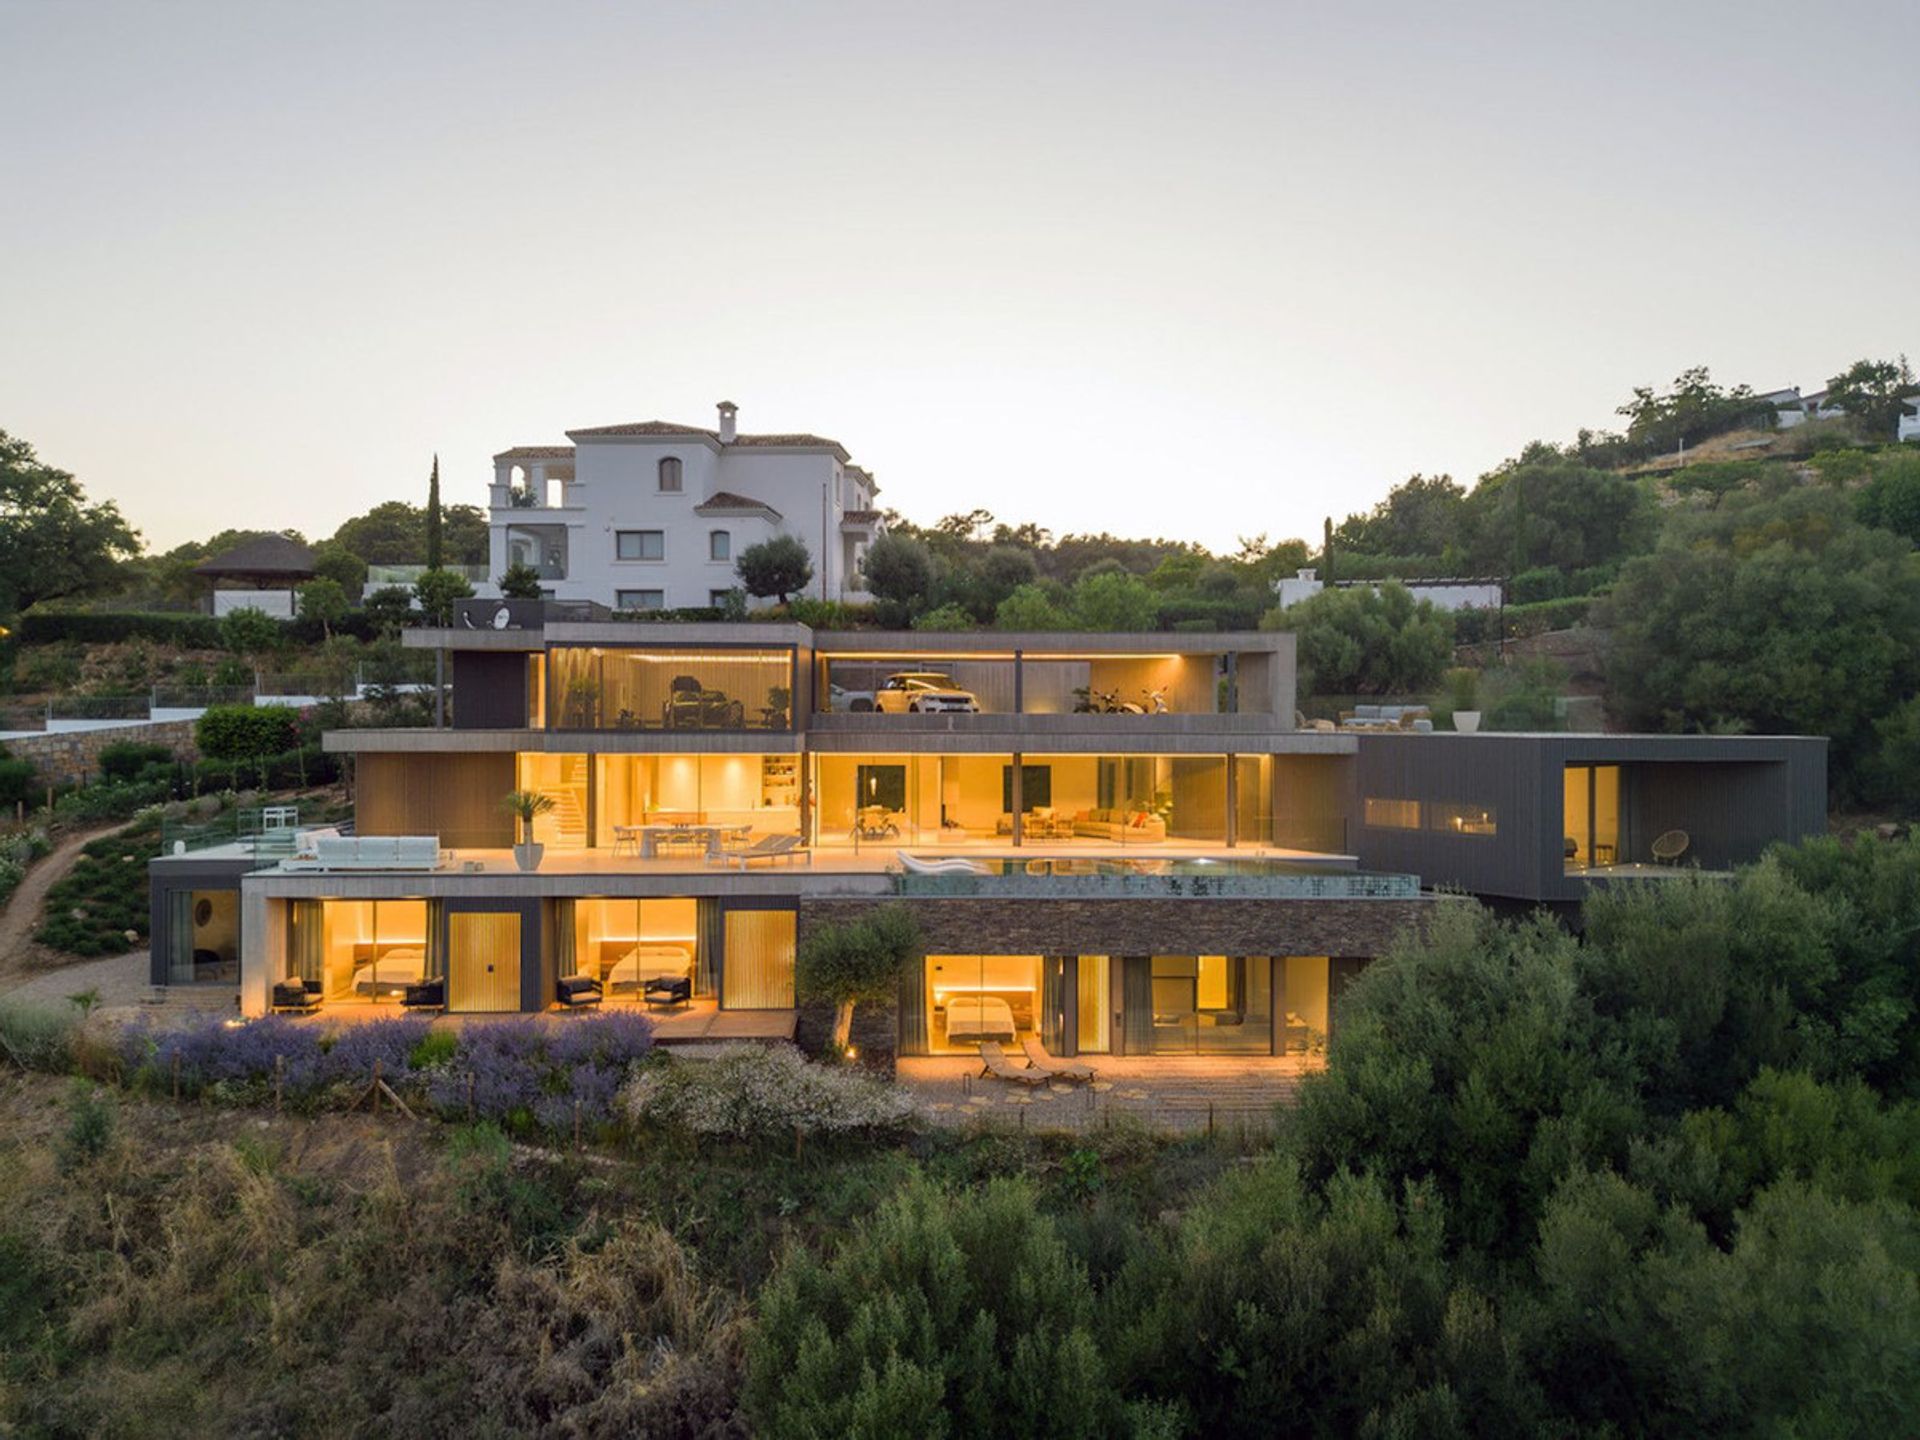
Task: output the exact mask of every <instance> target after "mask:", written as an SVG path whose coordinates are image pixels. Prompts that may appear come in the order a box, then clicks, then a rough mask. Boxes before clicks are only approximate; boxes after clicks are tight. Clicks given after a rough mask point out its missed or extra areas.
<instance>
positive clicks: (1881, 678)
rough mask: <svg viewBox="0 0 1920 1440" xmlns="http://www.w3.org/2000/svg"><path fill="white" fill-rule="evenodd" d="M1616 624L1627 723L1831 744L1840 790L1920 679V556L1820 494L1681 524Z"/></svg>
mask: <svg viewBox="0 0 1920 1440" xmlns="http://www.w3.org/2000/svg"><path fill="white" fill-rule="evenodd" d="M1606 618H1607V620H1608V622H1609V623H1610V624H1611V626H1612V631H1613V641H1612V645H1611V647H1610V649H1609V652H1608V657H1607V679H1608V686H1609V703H1610V704H1611V706H1612V707H1613V710H1614V712H1615V714H1616V715H1617V717H1618V718H1619V719H1620V720H1621V721H1623V722H1624V723H1625V724H1626V725H1628V726H1629V727H1630V728H1633V729H1644V730H1713V729H1724V728H1728V727H1736V728H1742V729H1750V730H1755V731H1760V732H1763V733H1776V734H1807V735H1827V736H1830V737H1832V739H1833V755H1832V766H1833V771H1834V779H1835V781H1836V783H1837V784H1839V785H1840V786H1842V788H1845V787H1846V786H1848V785H1849V784H1850V783H1851V782H1852V780H1853V778H1854V775H1855V770H1856V767H1858V766H1859V765H1860V763H1861V761H1862V760H1863V758H1864V757H1865V754H1866V752H1867V750H1868V748H1869V746H1870V743H1871V738H1872V729H1873V725H1874V722H1875V721H1876V720H1877V719H1879V718H1880V717H1881V716H1883V715H1886V714H1887V713H1888V712H1889V711H1891V710H1892V709H1893V708H1894V707H1895V705H1896V704H1897V703H1898V702H1899V701H1901V700H1903V699H1905V698H1906V697H1907V696H1909V695H1912V694H1913V693H1914V692H1915V689H1916V686H1920V568H1916V565H1915V561H1914V554H1913V549H1912V547H1911V546H1910V545H1909V544H1908V543H1907V542H1906V541H1905V540H1903V539H1901V538H1900V537H1898V536H1896V535H1893V534H1889V533H1887V532H1885V531H1880V530H1873V529H1869V528H1867V527H1865V526H1862V525H1860V524H1859V523H1857V522H1856V521H1855V520H1854V518H1853V516H1852V514H1851V513H1850V510H1849V507H1848V505H1847V502H1846V500H1845V498H1844V497H1842V496H1839V495H1836V494H1833V493H1832V492H1830V491H1826V490H1796V491H1790V492H1788V493H1786V494H1783V495H1780V496H1778V497H1763V496H1750V495H1742V496H1734V497H1731V498H1729V500H1728V501H1727V502H1726V503H1725V504H1724V505H1722V506H1721V507H1720V508H1719V509H1718V510H1716V511H1712V512H1707V513H1702V514H1695V515H1692V516H1684V517H1676V519H1675V520H1674V522H1673V523H1672V524H1671V525H1670V526H1669V528H1668V531H1667V534H1666V535H1665V537H1664V538H1663V540H1662V543H1661V545H1660V548H1659V549H1658V550H1657V551H1655V552H1654V553H1653V554H1651V555H1648V556H1644V557H1642V558H1640V559H1636V560H1633V561H1630V562H1629V563H1628V564H1627V566H1626V568H1625V569H1624V570H1622V572H1621V575H1620V580H1619V583H1618V584H1617V585H1616V586H1615V587H1614V590H1613V593H1612V596H1611V598H1610V600H1609V603H1608V605H1607V607H1606Z"/></svg>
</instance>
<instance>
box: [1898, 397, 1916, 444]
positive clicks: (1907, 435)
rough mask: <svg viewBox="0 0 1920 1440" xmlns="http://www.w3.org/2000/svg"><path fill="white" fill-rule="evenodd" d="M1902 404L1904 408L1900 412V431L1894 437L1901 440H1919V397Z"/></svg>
mask: <svg viewBox="0 0 1920 1440" xmlns="http://www.w3.org/2000/svg"><path fill="white" fill-rule="evenodd" d="M1902 403H1903V404H1904V405H1905V406H1906V408H1905V409H1904V410H1902V411H1901V412H1900V429H1899V430H1898V431H1897V432H1896V437H1897V438H1898V439H1901V440H1920V395H1915V396H1914V397H1913V398H1912V399H1910V400H1906V401H1904V402H1902Z"/></svg>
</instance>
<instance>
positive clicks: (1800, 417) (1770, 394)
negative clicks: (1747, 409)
mask: <svg viewBox="0 0 1920 1440" xmlns="http://www.w3.org/2000/svg"><path fill="white" fill-rule="evenodd" d="M1827 393H1828V392H1826V391H1825V390H1816V391H1814V392H1813V393H1812V394H1811V395H1802V394H1801V393H1800V387H1799V386H1798V385H1790V386H1788V387H1787V388H1786V389H1785V390H1769V391H1767V393H1766V394H1764V395H1760V396H1756V397H1755V398H1756V399H1760V400H1765V401H1767V402H1769V403H1770V404H1771V405H1772V406H1773V415H1774V419H1773V424H1774V428H1775V429H1776V430H1791V429H1793V427H1794V426H1796V425H1804V424H1806V423H1807V421H1809V420H1837V419H1839V418H1840V417H1841V416H1842V415H1845V414H1846V413H1847V412H1846V411H1845V410H1843V409H1842V408H1841V407H1840V406H1838V405H1832V404H1829V403H1828V402H1827Z"/></svg>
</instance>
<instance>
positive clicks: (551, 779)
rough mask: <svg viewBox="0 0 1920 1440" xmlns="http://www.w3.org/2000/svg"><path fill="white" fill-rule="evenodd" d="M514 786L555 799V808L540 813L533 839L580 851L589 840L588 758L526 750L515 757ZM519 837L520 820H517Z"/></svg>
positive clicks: (534, 827) (556, 846)
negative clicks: (536, 752) (535, 752)
mask: <svg viewBox="0 0 1920 1440" xmlns="http://www.w3.org/2000/svg"><path fill="white" fill-rule="evenodd" d="M514 788H515V789H517V790H536V791H538V792H539V793H540V794H542V795H549V796H551V797H552V798H553V809H551V810H549V811H548V812H547V813H546V814H544V815H540V816H536V817H535V818H534V822H533V838H534V840H535V841H536V842H537V843H539V844H541V845H551V846H553V847H554V848H555V849H560V850H577V849H579V848H580V847H581V846H583V845H585V844H586V843H587V757H586V756H585V755H545V754H533V753H522V754H520V755H518V756H516V757H515V762H514ZM513 823H514V827H515V831H516V834H515V839H516V841H517V840H518V838H519V837H518V827H519V821H517V820H516V821H514V822H513Z"/></svg>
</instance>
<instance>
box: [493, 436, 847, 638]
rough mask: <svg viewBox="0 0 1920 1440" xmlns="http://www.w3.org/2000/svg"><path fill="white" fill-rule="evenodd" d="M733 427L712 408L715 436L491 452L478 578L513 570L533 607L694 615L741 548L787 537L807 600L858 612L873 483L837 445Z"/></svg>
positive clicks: (583, 441)
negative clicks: (521, 570)
mask: <svg viewBox="0 0 1920 1440" xmlns="http://www.w3.org/2000/svg"><path fill="white" fill-rule="evenodd" d="M738 416H739V407H738V406H736V405H734V404H733V403H732V402H731V401H725V400H723V401H721V402H720V406H719V424H718V425H717V426H716V427H715V428H713V429H705V428H702V427H701V426H697V425H681V424H676V423H674V422H672V421H668V420H643V421H640V422H638V423H635V424H627V425H601V426H596V427H592V428H589V429H584V430H570V431H568V432H567V439H568V440H569V441H571V442H572V443H571V444H567V445H520V446H515V447H514V448H513V449H511V450H503V451H501V452H500V453H499V454H498V455H496V456H494V457H493V470H494V474H493V485H492V488H491V490H490V492H489V495H488V517H489V536H490V539H489V550H488V559H489V561H490V563H491V567H492V568H491V569H490V570H489V571H488V573H489V574H490V575H492V576H495V577H498V576H499V575H501V574H503V573H505V571H506V569H507V567H508V566H510V565H524V566H527V567H528V568H530V569H532V570H533V571H534V573H535V574H536V575H537V576H538V577H539V579H540V587H541V591H542V593H543V594H545V595H548V596H550V597H552V598H554V599H557V600H584V601H590V602H592V603H594V604H598V605H605V606H607V607H609V608H610V609H613V610H618V611H625V612H630V611H641V610H666V609H680V608H698V607H702V606H711V605H717V604H720V603H722V602H723V600H724V598H725V597H726V595H727V592H728V591H730V590H732V589H733V587H734V586H735V585H736V584H737V583H738V581H737V580H736V579H735V578H734V568H733V567H734V561H735V560H736V559H737V558H738V557H739V555H740V553H741V552H742V551H743V550H745V549H746V548H747V547H748V546H750V545H757V544H759V543H760V542H761V541H764V540H770V539H772V538H773V537H774V536H776V535H791V536H794V537H795V538H797V539H798V540H800V542H801V543H802V544H804V545H805V546H806V547H807V553H808V554H809V555H810V556H812V557H813V568H814V576H813V583H812V585H811V586H810V587H809V588H808V593H809V594H810V595H812V596H815V597H817V598H819V599H822V600H844V601H863V600H868V599H870V598H871V597H870V596H869V595H868V594H867V593H866V590H865V587H864V585H863V583H862V581H861V578H860V565H861V562H862V561H863V560H864V559H865V558H866V553H867V547H868V546H869V545H871V544H872V543H873V541H874V539H875V537H876V536H877V535H878V534H879V531H880V512H879V511H877V510H876V509H874V503H873V497H874V495H875V493H876V492H877V491H878V489H879V486H877V485H876V484H875V483H874V480H873V476H871V475H870V474H868V473H867V472H866V471H865V470H863V469H861V468H860V467H859V466H858V465H855V464H854V463H853V462H852V458H851V457H850V456H849V455H848V454H847V451H846V449H845V447H844V446H842V445H841V444H840V442H839V441H837V440H828V439H825V438H824V437H822V436H819V435H749V434H744V433H742V432H741V431H740V429H739V426H738V423H737V421H738Z"/></svg>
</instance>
